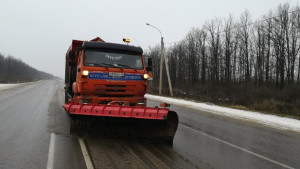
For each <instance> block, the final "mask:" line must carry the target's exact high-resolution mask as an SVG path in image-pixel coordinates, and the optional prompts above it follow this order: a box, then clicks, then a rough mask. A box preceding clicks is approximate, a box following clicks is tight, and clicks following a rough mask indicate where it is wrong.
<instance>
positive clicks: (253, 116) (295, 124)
mask: <svg viewBox="0 0 300 169" xmlns="http://www.w3.org/2000/svg"><path fill="white" fill-rule="evenodd" d="M145 97H146V98H147V99H149V100H154V101H159V102H164V103H169V104H172V105H176V106H181V107H187V108H190V109H193V110H196V111H197V110H198V111H199V110H200V111H205V112H210V113H213V114H218V115H222V116H227V117H232V118H236V119H244V120H248V121H253V122H257V123H261V124H264V125H267V126H271V127H274V128H279V129H284V130H292V131H297V132H300V120H296V119H292V118H287V117H280V116H276V115H270V114H262V113H259V112H252V111H245V110H238V109H232V108H227V107H221V106H216V105H208V104H206V103H196V102H192V101H187V100H182V99H174V98H169V97H162V96H154V95H150V94H146V95H145Z"/></svg>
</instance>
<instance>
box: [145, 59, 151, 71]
mask: <svg viewBox="0 0 300 169" xmlns="http://www.w3.org/2000/svg"><path fill="white" fill-rule="evenodd" d="M146 70H147V72H151V71H152V58H148V66H147V67H146Z"/></svg>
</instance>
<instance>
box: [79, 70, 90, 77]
mask: <svg viewBox="0 0 300 169" xmlns="http://www.w3.org/2000/svg"><path fill="white" fill-rule="evenodd" d="M81 74H82V75H83V76H87V75H89V71H88V70H84V71H82V72H81Z"/></svg>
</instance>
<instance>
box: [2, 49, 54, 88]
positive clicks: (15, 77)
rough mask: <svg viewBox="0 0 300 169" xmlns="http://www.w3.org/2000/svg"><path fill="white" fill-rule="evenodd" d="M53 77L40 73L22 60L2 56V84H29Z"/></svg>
mask: <svg viewBox="0 0 300 169" xmlns="http://www.w3.org/2000/svg"><path fill="white" fill-rule="evenodd" d="M53 78H55V77H54V76H53V75H51V74H49V73H45V72H42V71H39V70H37V69H35V68H33V67H31V66H29V65H28V64H26V63H24V62H23V61H22V60H20V59H16V58H14V57H13V56H7V57H5V56H3V55H2V54H0V83H14V82H28V81H33V80H41V79H53Z"/></svg>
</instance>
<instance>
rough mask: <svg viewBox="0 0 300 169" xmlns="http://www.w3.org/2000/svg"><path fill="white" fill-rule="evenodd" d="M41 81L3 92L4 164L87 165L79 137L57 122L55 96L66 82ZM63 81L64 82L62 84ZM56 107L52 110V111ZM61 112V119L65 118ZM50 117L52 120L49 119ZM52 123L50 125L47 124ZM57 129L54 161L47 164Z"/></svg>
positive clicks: (13, 167) (0, 147)
mask: <svg viewBox="0 0 300 169" xmlns="http://www.w3.org/2000/svg"><path fill="white" fill-rule="evenodd" d="M60 83H62V82H58V81H40V82H36V83H33V84H28V85H24V86H20V87H17V88H13V89H8V90H3V91H1V92H0V168H1V169H22V168H24V169H28V168H46V167H47V165H50V166H53V168H85V163H84V161H83V157H82V153H81V150H80V148H79V145H78V139H77V138H73V137H72V136H70V135H68V134H67V133H68V131H67V130H65V129H64V130H62V128H63V127H61V126H64V125H65V123H66V122H68V121H67V120H65V121H64V123H61V124H63V125H61V126H55V125H53V124H54V123H53V121H54V117H56V116H55V115H53V113H55V114H57V112H53V110H56V108H57V106H56V104H55V105H54V102H53V98H54V96H55V95H56V93H58V92H60V91H59V90H61V89H62V86H59V84H60ZM60 85H61V84H60ZM49 110H50V111H52V112H51V113H50V112H49ZM61 117H62V115H60V118H59V120H60V121H62V120H63V119H62V118H61ZM48 121H49V123H48ZM47 124H48V125H47ZM49 132H57V133H58V134H56V137H55V139H53V141H54V143H55V145H56V146H55V147H54V151H53V152H54V154H53V155H54V156H53V157H54V160H53V161H54V163H53V164H47V162H48V152H49V143H50V133H49Z"/></svg>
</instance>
